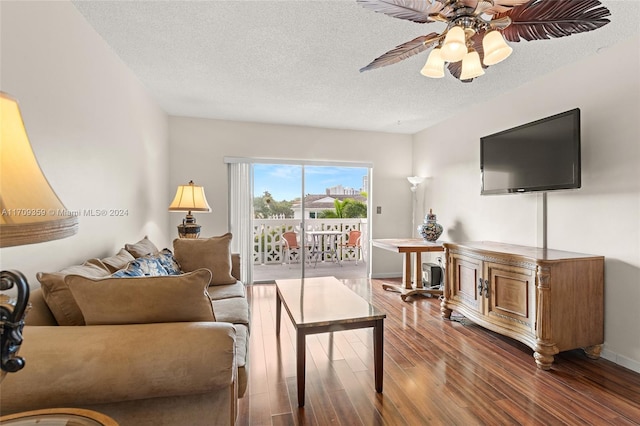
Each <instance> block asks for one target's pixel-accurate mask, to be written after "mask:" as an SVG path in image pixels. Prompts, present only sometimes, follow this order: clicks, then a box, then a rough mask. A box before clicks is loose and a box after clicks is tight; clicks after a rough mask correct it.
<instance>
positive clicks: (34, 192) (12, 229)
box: [0, 92, 78, 381]
mask: <svg viewBox="0 0 640 426" xmlns="http://www.w3.org/2000/svg"><path fill="white" fill-rule="evenodd" d="M0 210H1V212H2V215H1V216H0V247H11V246H20V245H25V244H34V243H41V242H45V241H51V240H57V239H60V238H66V237H69V236H71V235H73V234H75V233H76V232H78V217H77V216H75V215H68V214H66V212H67V210H66V208H65V207H64V205H63V204H62V202H61V201H60V199H59V198H58V196H57V195H56V193H55V192H54V191H53V189H52V188H51V186H50V185H49V182H48V181H47V179H46V177H45V176H44V174H43V173H42V170H40V166H39V165H38V161H37V160H36V157H35V155H34V153H33V149H32V148H31V144H30V142H29V137H28V136H27V130H26V129H25V126H24V122H23V121H22V114H21V113H20V107H19V105H18V101H16V100H15V99H14V98H13V97H11V96H9V95H7V94H6V93H4V92H0ZM12 288H15V291H16V293H17V296H16V297H15V298H14V297H11V298H9V297H8V296H7V295H6V294H0V333H1V334H0V339H1V342H0V346H1V349H2V363H1V369H2V370H1V372H2V376H0V381H2V378H4V376H5V375H6V373H15V372H17V371H19V370H21V369H22V368H23V367H24V364H25V361H24V359H22V358H20V357H18V356H17V352H18V350H19V349H20V345H21V344H22V329H23V327H24V316H25V313H26V311H27V307H28V302H29V283H28V281H27V279H26V278H25V277H24V275H23V274H22V273H21V272H19V271H12V270H7V271H1V273H0V291H7V290H10V289H12Z"/></svg>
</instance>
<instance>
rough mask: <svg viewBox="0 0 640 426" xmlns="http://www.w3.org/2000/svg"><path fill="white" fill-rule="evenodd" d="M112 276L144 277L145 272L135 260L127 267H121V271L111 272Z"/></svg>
mask: <svg viewBox="0 0 640 426" xmlns="http://www.w3.org/2000/svg"><path fill="white" fill-rule="evenodd" d="M111 276H112V277H116V278H126V277H144V272H142V269H141V268H140V266H139V265H138V264H137V263H136V262H135V261H133V262H129V264H128V265H127V267H126V268H123V269H120V270H119V271H116V272H114V273H113V274H111Z"/></svg>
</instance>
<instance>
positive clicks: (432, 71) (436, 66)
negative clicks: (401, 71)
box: [420, 48, 444, 78]
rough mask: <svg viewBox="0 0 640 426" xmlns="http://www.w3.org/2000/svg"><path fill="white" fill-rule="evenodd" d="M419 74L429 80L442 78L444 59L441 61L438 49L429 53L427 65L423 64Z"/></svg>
mask: <svg viewBox="0 0 640 426" xmlns="http://www.w3.org/2000/svg"><path fill="white" fill-rule="evenodd" d="M420 74H422V75H424V76H425V77H431V78H442V77H444V59H442V55H440V49H437V48H436V49H433V50H432V51H431V53H429V57H428V58H427V63H426V64H424V67H423V68H422V71H420Z"/></svg>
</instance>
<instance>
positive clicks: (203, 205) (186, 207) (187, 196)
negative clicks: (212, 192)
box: [169, 181, 211, 238]
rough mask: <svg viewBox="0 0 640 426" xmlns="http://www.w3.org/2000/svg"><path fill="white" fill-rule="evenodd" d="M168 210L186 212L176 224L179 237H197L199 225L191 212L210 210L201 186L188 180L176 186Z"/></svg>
mask: <svg viewBox="0 0 640 426" xmlns="http://www.w3.org/2000/svg"><path fill="white" fill-rule="evenodd" d="M169 211H170V212H187V216H186V217H185V218H184V219H183V220H182V223H181V224H180V225H178V235H179V236H180V238H198V237H199V236H200V225H198V224H197V223H196V219H195V218H194V217H193V215H192V214H191V212H210V211H211V207H209V204H208V203H207V197H206V196H205V195H204V188H203V187H202V186H198V185H194V184H193V181H189V183H188V184H187V185H180V186H178V190H177V191H176V196H175V197H174V199H173V201H172V202H171V205H170V206H169Z"/></svg>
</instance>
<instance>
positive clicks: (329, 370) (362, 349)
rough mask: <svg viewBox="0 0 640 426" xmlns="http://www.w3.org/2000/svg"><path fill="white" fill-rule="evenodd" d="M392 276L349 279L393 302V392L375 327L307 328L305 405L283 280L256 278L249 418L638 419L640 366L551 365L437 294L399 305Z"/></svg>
mask: <svg viewBox="0 0 640 426" xmlns="http://www.w3.org/2000/svg"><path fill="white" fill-rule="evenodd" d="M389 281H392V280H384V281H382V280H371V281H370V282H369V281H368V280H345V284H346V285H347V286H349V287H350V288H351V289H352V290H354V291H355V292H356V293H358V294H360V295H361V296H363V297H364V298H365V299H367V300H369V301H370V302H371V303H372V304H373V305H375V306H376V307H378V308H380V309H381V310H383V311H385V312H386V314H387V318H386V320H385V329H384V333H385V334H384V339H385V341H384V392H383V393H382V394H377V393H376V392H375V389H374V377H373V333H372V329H360V330H350V331H340V332H334V333H327V334H318V335H312V336H308V337H307V363H306V368H307V375H306V394H307V397H306V405H305V407H304V408H298V406H297V398H296V362H295V332H294V329H293V326H292V325H291V322H290V320H289V317H288V316H287V314H286V312H285V310H284V309H283V311H282V315H283V318H282V331H281V334H280V337H279V338H277V337H276V335H275V304H276V302H275V285H273V284H260V285H253V286H248V288H247V290H248V298H249V301H250V303H251V309H252V318H251V343H250V352H249V358H250V360H249V386H248V389H247V392H246V394H245V395H244V397H243V398H241V399H240V401H239V415H238V424H240V425H299V424H310V425H328V424H331V425H367V426H368V425H464V426H468V425H517V424H522V425H560V424H568V425H640V374H638V373H635V372H633V371H631V370H628V369H625V368H623V367H620V366H617V365H616V364H614V363H612V362H609V361H607V360H604V359H600V360H597V361H594V360H590V359H588V358H587V357H586V356H585V355H584V353H582V352H581V351H579V350H576V351H569V352H565V353H561V354H560V355H558V356H556V361H555V363H554V364H553V367H552V369H551V370H550V371H542V370H539V369H538V368H537V367H536V365H535V362H534V360H533V357H532V351H531V349H529V348H528V347H526V346H524V345H523V344H521V343H519V342H516V341H514V340H512V339H509V338H506V337H502V336H500V335H498V334H495V333H492V332H490V331H488V330H485V329H483V328H481V327H479V326H477V325H475V324H473V323H471V322H469V321H468V320H465V319H463V318H461V317H459V316H458V315H457V314H456V313H455V312H454V317H457V318H456V319H457V321H446V320H443V319H441V317H440V305H439V300H437V299H435V298H428V297H416V298H414V299H408V300H409V301H407V302H402V301H401V299H400V297H399V295H398V294H397V293H393V292H388V291H384V290H383V289H382V283H383V282H389Z"/></svg>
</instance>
